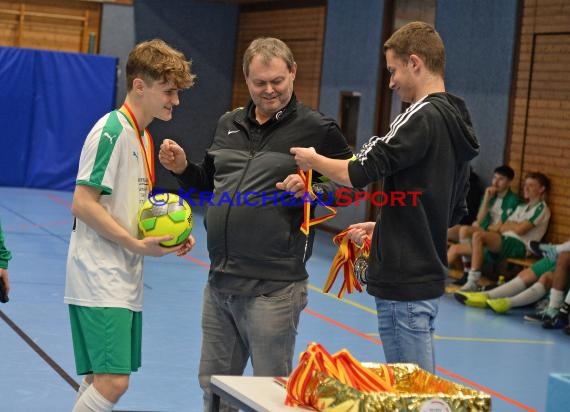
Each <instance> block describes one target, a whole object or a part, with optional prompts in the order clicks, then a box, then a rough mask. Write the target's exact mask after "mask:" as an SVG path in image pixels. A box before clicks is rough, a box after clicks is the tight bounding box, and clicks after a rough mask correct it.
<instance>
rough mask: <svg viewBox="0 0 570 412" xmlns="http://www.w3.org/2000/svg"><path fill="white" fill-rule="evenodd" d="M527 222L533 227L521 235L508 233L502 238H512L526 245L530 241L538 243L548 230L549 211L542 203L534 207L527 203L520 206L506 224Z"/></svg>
mask: <svg viewBox="0 0 570 412" xmlns="http://www.w3.org/2000/svg"><path fill="white" fill-rule="evenodd" d="M527 220H528V221H529V222H530V223H532V225H533V227H532V229H530V230H529V231H528V232H526V233H525V234H523V235H517V234H516V233H515V232H512V231H508V232H505V233H503V236H508V237H514V238H516V239H519V240H520V241H521V242H524V244H525V245H527V249H528V242H530V241H531V240H536V241H539V240H540V239H542V237H543V236H544V234H545V233H546V230H547V229H548V222H549V221H550V209H549V208H548V206H547V205H546V203H545V202H544V201H541V202H538V203H537V204H536V205H534V206H532V207H531V206H529V204H528V203H525V204H520V205H518V206H517V208H516V209H515V211H514V212H513V214H512V215H511V216H509V219H508V220H507V222H517V223H518V222H524V221H527Z"/></svg>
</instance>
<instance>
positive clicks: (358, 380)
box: [285, 342, 394, 408]
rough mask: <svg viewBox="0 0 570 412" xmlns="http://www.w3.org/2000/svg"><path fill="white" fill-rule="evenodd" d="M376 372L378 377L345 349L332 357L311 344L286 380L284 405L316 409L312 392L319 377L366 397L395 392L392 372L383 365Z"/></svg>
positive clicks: (321, 347)
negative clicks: (363, 394)
mask: <svg viewBox="0 0 570 412" xmlns="http://www.w3.org/2000/svg"><path fill="white" fill-rule="evenodd" d="M379 369H380V373H378V372H374V371H372V370H371V369H368V368H365V367H364V366H363V365H362V364H361V363H360V362H358V361H357V360H356V359H355V358H354V357H353V356H352V355H351V354H350V352H349V351H348V350H346V349H342V350H340V351H339V352H337V353H335V354H334V355H331V354H330V353H329V352H328V351H327V350H326V349H325V348H324V347H323V346H322V345H320V344H318V343H314V342H313V343H311V344H309V345H308V346H307V350H306V351H305V352H303V353H301V355H300V356H299V364H298V365H297V367H296V368H295V370H293V372H292V373H291V375H290V376H289V379H288V380H287V397H286V399H285V404H286V405H288V406H306V407H314V408H318V406H319V405H318V398H317V393H316V390H315V389H316V386H317V383H318V379H319V376H318V375H319V374H323V375H325V376H327V377H331V378H334V379H336V380H338V381H339V382H341V383H344V384H346V385H349V386H351V387H353V388H355V389H357V390H359V391H361V392H365V393H371V392H392V391H394V374H393V372H392V370H391V368H390V367H389V366H388V365H386V364H382V365H380V368H379Z"/></svg>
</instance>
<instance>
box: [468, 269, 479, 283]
mask: <svg viewBox="0 0 570 412" xmlns="http://www.w3.org/2000/svg"><path fill="white" fill-rule="evenodd" d="M479 279H481V272H480V271H478V270H470V271H469V276H467V282H471V283H477V281H478V280H479Z"/></svg>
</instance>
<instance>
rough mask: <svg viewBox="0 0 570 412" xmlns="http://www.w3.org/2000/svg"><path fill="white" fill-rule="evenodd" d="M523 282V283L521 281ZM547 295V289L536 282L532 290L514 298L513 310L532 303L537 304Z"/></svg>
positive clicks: (512, 300)
mask: <svg viewBox="0 0 570 412" xmlns="http://www.w3.org/2000/svg"><path fill="white" fill-rule="evenodd" d="M521 282H522V281H521ZM545 294H546V288H545V287H544V285H543V284H542V283H540V282H536V283H535V284H534V285H532V286H531V287H530V288H528V289H526V290H524V291H522V292H521V293H519V294H518V295H516V296H513V297H512V298H511V299H510V301H511V307H512V308H518V307H520V306H526V305H530V304H531V303H534V302H537V301H538V300H539V299H540V298H542V297H543V296H544V295H545Z"/></svg>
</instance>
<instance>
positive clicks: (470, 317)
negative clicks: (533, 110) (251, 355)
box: [0, 187, 570, 412]
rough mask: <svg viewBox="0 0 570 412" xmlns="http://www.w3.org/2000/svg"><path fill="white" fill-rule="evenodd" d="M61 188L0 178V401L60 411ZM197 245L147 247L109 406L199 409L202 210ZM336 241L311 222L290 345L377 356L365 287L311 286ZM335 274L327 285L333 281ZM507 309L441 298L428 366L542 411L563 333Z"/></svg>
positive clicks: (64, 343) (70, 368)
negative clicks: (126, 371) (127, 356)
mask: <svg viewBox="0 0 570 412" xmlns="http://www.w3.org/2000/svg"><path fill="white" fill-rule="evenodd" d="M71 197H72V194H71V193H69V192H60V191H49V190H35V189H20V188H5V187H0V219H1V221H2V227H3V228H4V231H5V237H6V245H7V247H8V248H9V249H10V250H11V251H12V253H13V256H14V258H13V260H12V261H11V262H10V269H9V273H10V280H11V285H12V291H11V293H10V302H9V303H7V304H0V411H6V412H20V411H22V412H36V411H37V412H53V411H57V412H59V411H63V412H64V411H70V410H71V407H72V404H73V401H74V398H75V389H74V386H76V385H77V383H78V382H79V380H80V378H79V377H78V376H77V375H76V374H75V367H74V362H73V353H72V347H71V337H70V332H69V321H68V313H67V307H66V305H64V304H63V289H64V280H65V260H66V255H67V246H68V239H69V234H70V230H71V225H72V217H71V213H70V205H71ZM194 235H195V237H196V239H197V241H198V245H197V246H196V248H195V249H194V251H193V252H191V254H189V255H188V256H186V257H183V258H178V257H175V256H167V257H164V258H160V259H158V258H147V260H146V263H145V308H144V316H143V319H144V329H143V366H142V369H141V370H140V371H139V372H137V373H134V374H133V375H132V379H131V385H130V389H129V391H128V392H127V394H126V395H125V396H124V397H123V398H122V399H121V400H120V402H119V403H118V404H117V406H116V408H115V410H117V411H139V412H140V411H153V412H154V411H163V412H166V411H168V412H175V411H176V412H178V411H200V408H201V406H200V402H201V392H200V389H199V387H198V380H197V365H198V359H199V352H200V311H201V301H202V298H201V293H202V288H203V286H204V283H205V281H206V277H207V267H208V255H207V252H206V245H205V233H204V229H203V225H202V216H201V215H200V214H199V213H198V212H196V213H195V228H194ZM335 252H336V249H335V248H334V247H333V246H332V243H331V235H330V234H328V233H325V232H322V231H320V232H319V233H318V235H317V241H316V244H315V252H314V254H313V257H312V259H311V260H310V262H309V265H308V266H309V272H310V274H311V277H310V285H311V286H310V296H309V305H308V307H307V309H306V310H305V312H304V313H303V315H302V318H301V325H300V331H299V336H298V339H297V352H300V351H302V350H304V348H305V347H306V345H307V344H308V343H310V342H313V341H315V342H319V343H321V344H323V345H324V346H325V347H326V348H327V349H328V350H329V351H330V352H335V351H337V350H339V349H341V348H348V349H349V350H350V352H351V353H352V354H353V355H354V356H355V357H356V358H357V359H359V360H361V361H376V362H382V361H384V357H383V353H382V348H381V347H380V345H381V342H380V340H379V337H378V333H377V329H376V316H375V309H374V302H373V299H372V297H370V296H369V295H367V294H366V293H363V294H352V295H345V297H344V299H342V300H339V299H337V298H336V296H335V295H334V294H327V295H325V294H323V293H322V292H321V287H322V286H323V284H324V281H325V278H326V276H327V274H328V271H329V267H330V264H331V261H332V257H333V256H334V254H335ZM339 286H340V285H339V284H335V285H334V286H333V292H335V293H336V292H338V288H339ZM527 311H530V309H528V308H527V309H525V310H519V311H513V313H511V314H509V315H507V316H499V315H495V314H493V313H492V312H490V311H488V310H481V309H473V308H466V307H464V306H461V305H460V304H459V303H457V302H456V301H455V300H454V299H453V298H452V297H451V296H444V297H443V298H442V300H441V305H440V313H439V316H438V318H437V322H436V339H437V340H436V351H437V359H436V363H437V373H438V374H439V375H440V376H441V377H443V378H446V379H451V380H454V381H457V382H459V383H462V384H465V385H469V386H471V387H474V388H476V389H478V390H483V391H486V392H487V393H489V394H490V395H492V409H493V411H498V412H500V411H544V410H545V409H546V388H547V380H548V376H549V374H550V373H552V372H568V371H570V356H568V348H569V344H570V336H566V335H564V334H563V333H562V332H561V331H547V330H544V329H542V327H541V326H540V325H539V324H531V323H527V322H525V321H524V320H523V314H524V313H526V312H527Z"/></svg>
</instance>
